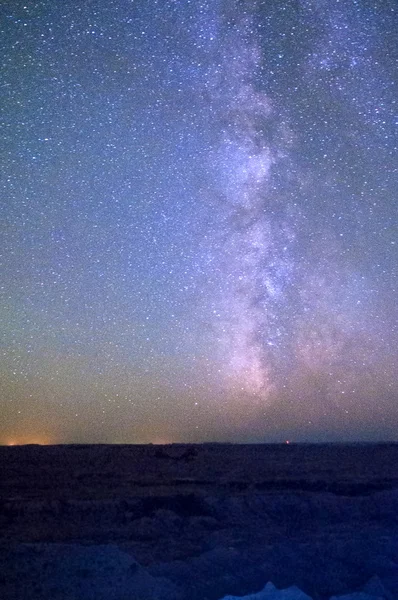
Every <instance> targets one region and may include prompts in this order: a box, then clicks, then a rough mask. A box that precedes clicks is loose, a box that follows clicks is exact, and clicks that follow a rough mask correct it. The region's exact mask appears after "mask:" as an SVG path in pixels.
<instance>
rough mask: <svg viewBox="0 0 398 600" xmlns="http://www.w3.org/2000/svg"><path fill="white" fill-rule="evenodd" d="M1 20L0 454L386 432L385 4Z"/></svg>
mask: <svg viewBox="0 0 398 600" xmlns="http://www.w3.org/2000/svg"><path fill="white" fill-rule="evenodd" d="M0 16H1V32H2V37H1V39H2V57H3V58H2V74H1V78H0V84H1V89H2V92H3V94H2V95H3V99H4V100H5V102H3V105H4V106H3V110H2V120H1V125H2V134H3V135H2V137H3V139H4V140H5V143H4V144H3V146H2V163H3V165H4V168H3V178H2V188H1V189H2V194H1V195H2V201H3V203H4V205H5V215H6V219H5V225H4V232H3V239H4V243H3V250H4V253H3V257H4V265H5V277H4V278H3V286H2V294H3V299H4V302H3V307H4V308H3V309H2V310H3V313H2V316H3V318H2V321H3V324H4V335H3V337H4V343H3V347H4V352H3V361H2V381H3V383H2V387H3V390H2V400H1V402H2V413H3V415H4V418H3V419H2V424H1V426H0V442H3V443H11V442H13V443H21V442H27V441H28V442H29V441H42V442H49V441H53V442H56V441H89V442H91V441H104V442H122V441H124V442H150V441H201V440H231V441H279V440H285V439H287V438H289V439H290V438H291V439H293V440H294V439H296V440H315V441H316V440H329V439H331V440H352V439H365V440H366V439H395V438H396V433H395V431H396V428H397V425H398V408H397V407H398V402H397V401H398V384H397V378H396V372H398V368H397V367H398V364H397V363H398V360H397V359H398V336H397V301H396V298H397V288H396V265H397V245H396V238H397V199H396V198H397V196H396V193H397V192H396V190H397V189H398V172H397V164H398V162H397V114H398V111H397V109H398V102H397V96H398V94H397V72H398V34H397V32H398V19H397V7H396V4H395V2H392V1H389V0H385V1H383V2H381V3H378V4H375V3H374V2H371V1H370V0H363V1H361V2H357V1H355V0H342V1H340V2H338V1H336V2H324V1H322V0H297V1H293V0H291V1H286V2H279V1H276V0H275V1H271V2H268V1H267V2H261V1H260V0H259V1H257V2H255V1H247V2H245V1H243V2H238V1H234V0H230V1H217V0H208V1H206V2H202V1H198V2H193V1H192V2H190V1H188V0H187V1H186V2H182V1H181V2H177V1H171V0H169V1H167V2H157V1H156V0H151V1H149V2H143V1H142V2H136V1H130V2H128V1H126V0H124V1H123V0H112V1H110V2H104V1H103V0H95V1H93V2H90V3H88V4H87V5H86V4H84V5H78V4H75V3H71V2H66V3H62V5H59V4H57V3H50V2H47V1H42V2H39V3H35V4H23V3H20V2H17V1H14V2H9V3H5V4H4V5H2V6H1V8H0Z"/></svg>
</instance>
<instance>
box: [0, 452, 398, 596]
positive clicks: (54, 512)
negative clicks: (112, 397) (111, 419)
mask: <svg viewBox="0 0 398 600" xmlns="http://www.w3.org/2000/svg"><path fill="white" fill-rule="evenodd" d="M0 473H1V481H0V486H1V487H0V598H1V599H2V600H11V599H18V600H22V599H23V600H25V599H26V600H28V599H29V600H50V599H51V600H61V599H62V600H69V599H76V600H141V599H142V600H150V599H158V600H166V599H169V600H188V599H189V600H205V599H207V600H217V599H219V598H222V597H223V596H224V595H226V594H236V595H244V594H248V593H250V592H254V591H257V590H259V589H261V588H262V587H263V586H264V585H265V583H266V582H267V581H272V582H273V583H274V584H275V585H276V586H277V587H287V586H289V585H292V584H295V585H297V586H298V587H299V588H301V589H302V590H303V591H304V592H306V593H307V594H309V595H310V596H311V597H312V598H313V599H314V600H324V599H328V598H330V597H331V596H332V595H333V594H337V595H338V594H344V593H348V592H353V591H355V590H358V589H362V588H363V586H364V585H365V583H366V582H367V581H368V580H369V579H370V578H371V577H372V576H376V575H377V576H378V577H379V578H380V580H381V581H382V582H383V585H384V587H385V590H387V592H386V596H385V597H388V596H389V597H390V598H398V444H380V445H281V446H279V445H272V446H267V445H248V446H242V445H239V446H238V445H221V444H220V445H219V444H214V445H211V444H209V445H195V446H193V445H192V446H191V445H171V446H107V445H104V446H82V445H76V446H23V447H0Z"/></svg>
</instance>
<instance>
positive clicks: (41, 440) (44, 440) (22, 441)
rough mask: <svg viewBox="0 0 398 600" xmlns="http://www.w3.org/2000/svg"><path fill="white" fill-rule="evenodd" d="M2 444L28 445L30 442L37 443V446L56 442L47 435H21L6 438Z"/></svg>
mask: <svg viewBox="0 0 398 600" xmlns="http://www.w3.org/2000/svg"><path fill="white" fill-rule="evenodd" d="M0 443H1V445H2V446H27V445H29V444H35V445H37V446H50V445H51V444H55V443H56V442H55V441H54V440H53V439H51V438H50V437H47V436H37V437H36V436H33V435H32V436H21V437H16V438H11V439H6V440H5V441H2V442H0Z"/></svg>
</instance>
